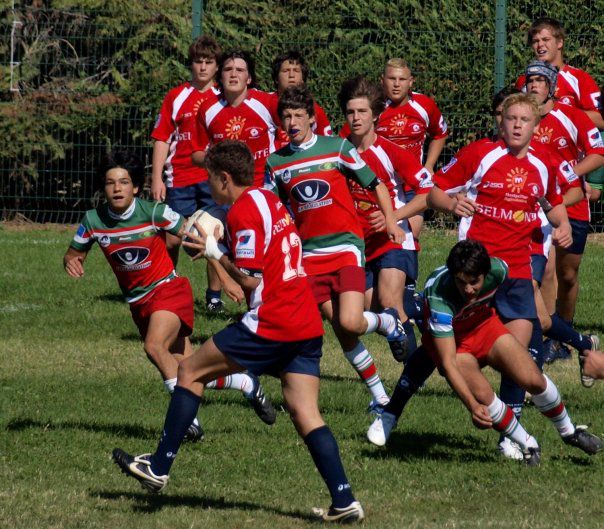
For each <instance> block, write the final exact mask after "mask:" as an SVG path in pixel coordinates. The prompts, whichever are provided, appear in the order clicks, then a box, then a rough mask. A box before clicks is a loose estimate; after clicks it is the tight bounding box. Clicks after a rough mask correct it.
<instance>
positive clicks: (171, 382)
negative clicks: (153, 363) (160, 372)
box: [164, 377, 178, 395]
mask: <svg viewBox="0 0 604 529" xmlns="http://www.w3.org/2000/svg"><path fill="white" fill-rule="evenodd" d="M177 380H178V379H177V378H176V377H174V378H169V379H168V380H164V388H166V391H167V392H168V393H169V394H170V395H172V393H174V388H175V387H176V381H177Z"/></svg>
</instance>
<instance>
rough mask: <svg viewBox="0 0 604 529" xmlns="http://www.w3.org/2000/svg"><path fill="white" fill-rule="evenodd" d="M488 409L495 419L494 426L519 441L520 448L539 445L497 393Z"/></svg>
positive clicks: (516, 441)
mask: <svg viewBox="0 0 604 529" xmlns="http://www.w3.org/2000/svg"><path fill="white" fill-rule="evenodd" d="M487 410H488V412H489V415H490V416H491V419H492V420H493V428H494V429H495V430H497V431H498V432H501V433H502V434H503V435H505V436H506V437H508V438H510V439H511V440H512V441H514V442H515V443H518V444H519V445H520V448H522V449H523V450H526V449H528V448H538V447H539V444H538V443H537V440H536V439H535V438H534V437H533V436H532V435H530V434H529V433H528V432H527V431H526V430H525V429H524V427H523V426H522V425H521V424H520V423H519V422H518V419H516V416H515V415H514V413H513V412H512V410H511V409H510V407H509V406H508V405H507V404H505V402H503V401H502V400H501V399H500V398H499V397H498V396H497V395H494V398H493V402H491V404H489V405H488V407H487Z"/></svg>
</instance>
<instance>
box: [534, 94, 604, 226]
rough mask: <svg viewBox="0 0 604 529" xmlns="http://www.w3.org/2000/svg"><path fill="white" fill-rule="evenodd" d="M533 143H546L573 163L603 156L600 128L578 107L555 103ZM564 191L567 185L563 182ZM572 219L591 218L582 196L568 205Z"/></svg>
mask: <svg viewBox="0 0 604 529" xmlns="http://www.w3.org/2000/svg"><path fill="white" fill-rule="evenodd" d="M532 143H533V145H538V144H541V145H544V146H548V147H550V148H551V149H553V150H555V151H556V152H557V153H558V154H559V155H560V156H561V157H562V158H563V159H564V160H566V161H567V162H568V163H569V164H570V165H571V166H574V165H575V164H577V163H578V162H580V161H581V160H582V159H583V158H584V157H585V156H587V155H589V154H599V155H601V156H604V142H603V141H602V136H601V135H600V131H599V130H598V129H597V128H596V126H595V125H594V124H593V122H592V121H591V119H590V118H589V116H588V115H587V114H586V113H585V112H583V111H582V110H579V109H577V108H573V107H570V106H568V105H562V104H560V103H556V104H555V105H554V108H553V109H552V110H551V111H550V112H549V113H548V114H547V115H545V116H543V117H542V118H541V121H540V122H539V125H538V128H537V131H536V132H535V135H534V138H533V142H532ZM561 186H562V189H561V190H562V194H564V193H566V191H567V190H568V186H567V185H566V183H565V182H561ZM568 216H569V217H570V218H572V219H576V220H583V221H589V219H590V212H589V201H588V200H587V198H583V199H582V200H581V201H580V202H578V203H577V204H574V205H572V206H569V207H568Z"/></svg>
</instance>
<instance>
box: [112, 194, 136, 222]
mask: <svg viewBox="0 0 604 529" xmlns="http://www.w3.org/2000/svg"><path fill="white" fill-rule="evenodd" d="M137 200H138V199H137V198H136V197H135V198H134V200H133V201H132V204H130V206H129V207H128V209H127V210H126V211H124V212H123V213H122V214H118V213H115V211H113V210H112V209H111V208H110V207H109V206H107V213H108V214H109V216H110V217H111V218H112V219H115V220H128V219H129V218H130V217H132V215H133V214H134V210H135V209H136V201H137Z"/></svg>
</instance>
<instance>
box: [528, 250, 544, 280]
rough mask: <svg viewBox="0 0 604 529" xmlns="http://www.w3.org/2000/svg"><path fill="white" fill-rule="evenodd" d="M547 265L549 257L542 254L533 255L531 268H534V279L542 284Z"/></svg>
mask: <svg viewBox="0 0 604 529" xmlns="http://www.w3.org/2000/svg"><path fill="white" fill-rule="evenodd" d="M546 265H547V257H545V255H542V254H533V255H531V269H532V270H533V279H534V280H535V281H537V283H539V285H541V282H542V281H543V274H545V267H546Z"/></svg>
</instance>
